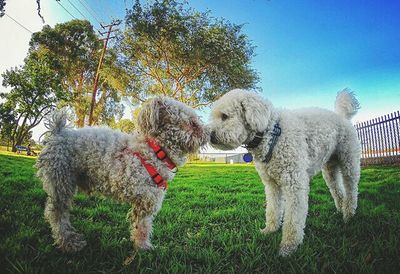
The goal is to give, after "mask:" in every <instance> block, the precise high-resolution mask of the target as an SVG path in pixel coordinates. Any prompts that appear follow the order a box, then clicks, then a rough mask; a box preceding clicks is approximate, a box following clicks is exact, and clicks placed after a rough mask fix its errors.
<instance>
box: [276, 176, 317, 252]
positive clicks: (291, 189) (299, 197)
mask: <svg viewBox="0 0 400 274" xmlns="http://www.w3.org/2000/svg"><path fill="white" fill-rule="evenodd" d="M283 177H284V178H285V177H286V178H291V180H290V181H289V182H286V183H285V185H283V187H282V192H283V193H282V194H283V197H284V199H285V206H284V207H285V213H284V220H283V226H282V242H281V245H280V250H279V255H281V256H287V255H289V254H290V253H292V252H294V251H295V250H296V249H297V247H298V246H299V245H300V244H301V243H302V242H303V237H304V227H305V223H306V217H307V211H308V193H309V180H310V179H309V177H308V175H307V174H306V173H304V174H296V177H294V178H293V175H288V176H283Z"/></svg>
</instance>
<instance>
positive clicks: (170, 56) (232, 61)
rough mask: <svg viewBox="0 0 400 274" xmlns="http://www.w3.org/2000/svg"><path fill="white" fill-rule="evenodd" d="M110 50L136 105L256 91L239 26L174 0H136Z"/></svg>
mask: <svg viewBox="0 0 400 274" xmlns="http://www.w3.org/2000/svg"><path fill="white" fill-rule="evenodd" d="M116 48H117V49H118V50H119V52H120V59H119V60H120V61H121V64H122V65H123V67H124V68H125V70H126V71H127V73H128V74H129V75H130V79H131V81H130V84H129V85H128V89H130V91H133V92H132V96H133V98H134V99H135V100H136V101H144V100H145V99H146V97H147V96H149V95H154V94H163V95H167V96H170V97H173V98H175V99H177V100H180V101H182V102H184V103H187V104H189V105H191V106H192V107H201V106H205V105H208V104H209V103H211V102H212V101H213V100H215V99H216V98H217V97H219V96H221V95H222V94H224V93H225V92H227V91H228V90H230V89H232V88H256V83H257V81H258V76H257V74H256V72H255V71H254V70H253V69H252V68H251V67H250V61H251V57H252V56H253V47H252V46H251V45H250V42H249V40H248V38H247V37H246V35H244V34H243V33H242V26H241V25H235V24H231V23H229V22H227V21H225V20H220V19H214V18H212V17H211V16H210V15H209V13H208V12H197V11H194V10H192V9H190V8H188V7H187V6H186V4H181V3H179V2H178V1H175V0H155V1H154V2H152V4H146V5H142V4H140V1H139V0H136V2H135V4H134V6H133V8H132V10H130V11H128V13H127V16H126V29H125V31H124V32H123V34H122V36H121V37H120V39H119V43H118V46H117V47H116Z"/></svg>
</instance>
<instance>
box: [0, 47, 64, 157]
mask: <svg viewBox="0 0 400 274" xmlns="http://www.w3.org/2000/svg"><path fill="white" fill-rule="evenodd" d="M50 63H51V61H50V60H48V59H47V57H46V56H43V55H42V54H40V53H39V52H38V53H37V54H31V55H30V56H28V57H27V58H26V59H25V64H24V65H23V66H21V67H19V68H14V69H10V70H7V71H6V72H5V73H3V74H2V76H3V86H5V87H11V91H10V92H8V93H0V98H2V99H3V100H4V103H3V104H2V106H1V112H2V120H4V121H6V124H7V127H6V128H5V130H7V133H8V134H9V135H10V136H9V137H10V138H9V139H10V140H11V142H12V146H13V150H15V145H21V144H22V142H23V141H24V140H26V139H27V138H30V131H31V130H32V129H33V128H34V127H35V126H37V125H38V124H39V123H40V122H41V121H42V119H43V117H44V116H45V115H46V114H48V113H49V112H50V111H51V109H52V108H54V107H55V105H56V104H57V102H58V101H60V100H65V97H64V95H65V94H64V92H63V91H62V86H61V84H60V83H61V81H60V75H59V74H58V73H57V71H55V70H54V69H53V68H52V67H51V66H50V65H49V64H50ZM2 122H3V121H2Z"/></svg>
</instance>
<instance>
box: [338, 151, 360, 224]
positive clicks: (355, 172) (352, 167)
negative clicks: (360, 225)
mask: <svg viewBox="0 0 400 274" xmlns="http://www.w3.org/2000/svg"><path fill="white" fill-rule="evenodd" d="M347 159H349V160H348V161H347V162H344V164H343V165H342V167H341V170H342V174H343V184H344V189H345V193H346V195H345V197H344V201H343V206H342V212H343V219H344V221H345V222H348V221H349V220H350V218H351V217H353V216H354V214H355V213H356V208H357V196H358V182H359V180H360V159H359V158H357V157H353V158H351V157H349V158H347Z"/></svg>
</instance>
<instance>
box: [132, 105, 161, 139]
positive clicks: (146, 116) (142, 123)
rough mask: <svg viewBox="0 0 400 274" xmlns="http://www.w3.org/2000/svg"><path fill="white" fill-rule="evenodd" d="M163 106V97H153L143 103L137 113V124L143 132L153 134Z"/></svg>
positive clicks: (157, 125) (158, 122)
mask: <svg viewBox="0 0 400 274" xmlns="http://www.w3.org/2000/svg"><path fill="white" fill-rule="evenodd" d="M164 108H165V104H164V99H163V98H162V97H155V98H153V99H150V100H148V101H147V102H146V103H144V104H143V106H142V109H141V110H140V112H139V115H138V126H139V129H140V131H142V132H143V133H144V134H149V135H153V134H155V133H156V132H157V130H158V128H159V124H160V111H161V110H162V109H164Z"/></svg>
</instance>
